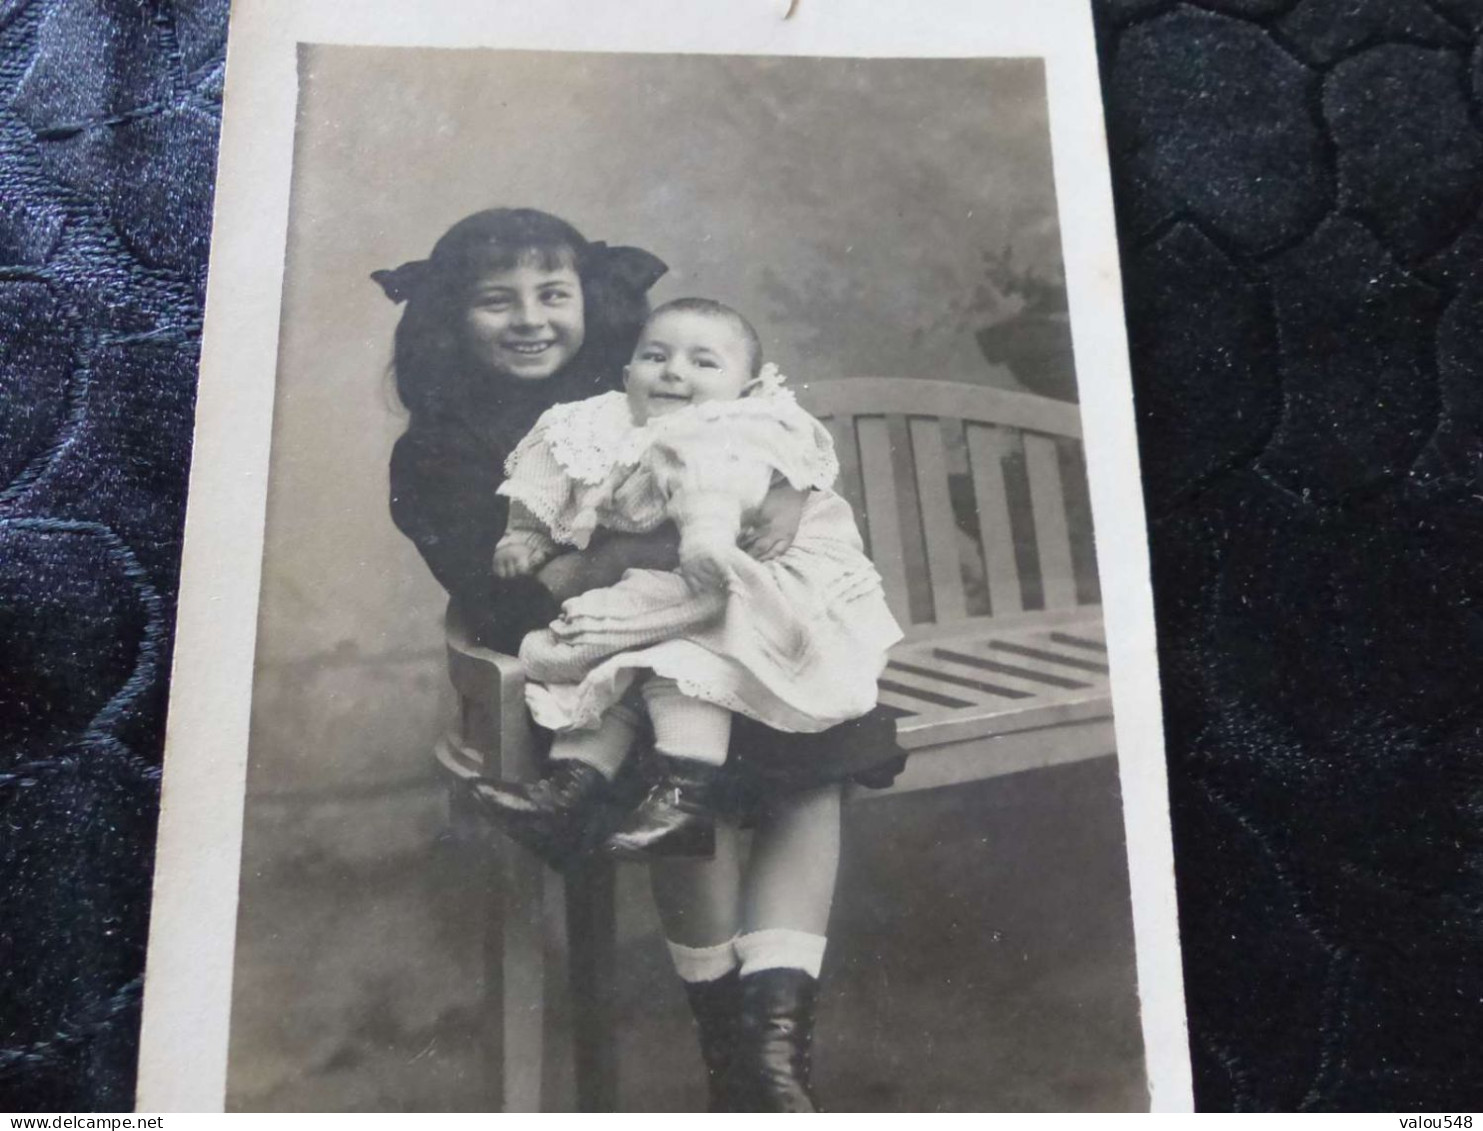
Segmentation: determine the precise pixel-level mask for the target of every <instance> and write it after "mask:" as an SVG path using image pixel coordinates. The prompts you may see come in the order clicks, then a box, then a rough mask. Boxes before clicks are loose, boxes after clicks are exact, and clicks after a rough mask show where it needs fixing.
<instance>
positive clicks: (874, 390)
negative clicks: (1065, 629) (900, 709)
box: [797, 377, 1095, 625]
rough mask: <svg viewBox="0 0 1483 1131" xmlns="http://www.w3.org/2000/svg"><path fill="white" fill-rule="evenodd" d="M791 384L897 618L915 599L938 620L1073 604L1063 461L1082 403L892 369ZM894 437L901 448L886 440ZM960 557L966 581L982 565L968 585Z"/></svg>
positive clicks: (921, 619)
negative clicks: (834, 462) (819, 436)
mask: <svg viewBox="0 0 1483 1131" xmlns="http://www.w3.org/2000/svg"><path fill="white" fill-rule="evenodd" d="M797 392H798V398H799V402H800V403H801V404H802V405H803V406H804V407H805V408H807V409H808V410H809V411H811V412H813V413H814V415H816V416H818V417H819V418H820V419H822V420H823V421H824V423H825V424H826V426H827V427H828V428H829V431H830V434H831V435H832V436H833V437H834V442H835V448H836V450H837V452H838V454H839V460H840V482H839V492H840V494H841V495H843V496H844V498H845V499H846V500H847V501H848V502H849V503H850V505H851V506H852V507H853V508H854V509H855V513H856V515H857V516H858V517H859V518H860V519H861V520H862V523H861V525H862V530H861V533H862V534H863V535H864V537H865V539H866V544H867V547H868V549H869V552H870V556H871V559H872V560H873V561H874V562H875V565H876V568H877V569H878V570H880V573H881V580H882V582H883V584H884V586H885V590H886V599H887V601H888V603H889V604H890V606H891V611H892V612H893V613H895V614H896V616H897V617H898V619H900V620H901V622H902V623H903V624H911V623H912V622H913V616H912V612H913V604H914V603H915V606H916V612H917V614H918V615H917V617H916V618H915V620H916V623H918V624H924V623H927V622H929V621H930V623H932V624H935V625H945V624H953V623H956V622H960V621H966V620H970V619H973V618H975V617H976V616H981V615H985V614H987V615H990V616H1005V615H1010V614H1014V613H1019V612H1022V611H1024V610H1026V607H1027V605H1028V606H1029V607H1031V608H1037V607H1040V608H1045V609H1048V610H1051V609H1067V608H1074V607H1075V606H1076V605H1077V603H1078V601H1079V600H1080V597H1079V588H1078V584H1077V576H1076V568H1077V556H1076V553H1075V552H1074V550H1073V542H1072V537H1071V530H1072V524H1071V522H1070V521H1069V520H1068V509H1067V492H1066V488H1067V483H1066V481H1065V477H1064V472H1063V467H1065V468H1072V469H1074V468H1076V467H1079V466H1080V463H1079V460H1078V459H1076V458H1075V457H1076V452H1075V451H1074V450H1072V449H1073V448H1074V446H1077V445H1079V443H1080V439H1081V411H1080V408H1079V406H1077V405H1075V404H1068V403H1065V402H1062V401H1054V400H1049V399H1047V398H1045V397H1037V396H1032V395H1030V394H1027V393H1017V392H1012V391H1010V390H1006V389H996V388H989V387H985V386H981V385H969V384H960V383H955V382H948V381H930V380H917V379H915V378H899V377H898V378H892V377H853V378H846V379H843V380H835V381H820V382H814V383H812V384H809V385H802V386H799V387H798V388H797ZM959 430H961V437H962V439H961V440H959V439H958V436H959ZM893 438H894V439H895V441H896V443H897V444H898V445H899V444H900V443H901V441H903V440H905V441H906V449H907V450H893ZM1063 448H1064V449H1066V450H1065V451H1063V450H1062V449H1063ZM1072 474H1075V472H1074V471H1073V472H1072ZM970 490H971V492H972V500H971V503H970V502H969V500H968V498H967V493H968V492H969V491H970ZM955 491H956V492H958V494H957V495H956V497H955V495H954V492H955ZM975 527H976V530H975ZM1032 530H1033V534H1032ZM1017 533H1018V534H1019V535H1020V544H1019V545H1018V546H1017V545H1016V534H1017ZM974 535H976V538H975V537H974ZM965 551H966V553H967V555H968V558H969V560H968V561H967V562H966V563H965V560H964V556H963V555H964V553H965ZM980 553H981V554H982V558H981V560H979V561H978V562H977V563H975V561H974V559H978V555H979V554H980ZM1036 563H1038V565H1037V564H1036ZM924 567H925V568H924ZM965 569H971V574H970V577H971V578H975V579H976V578H978V575H979V571H980V570H981V571H982V577H981V582H982V586H981V588H975V589H974V590H973V591H972V592H973V593H976V594H977V596H971V595H970V590H969V588H968V584H967V579H965ZM1026 571H1028V573H1027V572H1026ZM974 584H975V586H977V585H978V584H979V581H978V580H975V582H974ZM1090 588H1091V589H1093V590H1094V589H1095V585H1094V584H1092V585H1091V586H1090ZM929 590H930V596H931V612H930V615H929V614H928V613H927V611H926V610H927V606H926V604H925V603H924V602H925V600H926V595H927V593H928V591H929ZM985 590H987V592H986V593H985V592H984V591H985ZM985 605H986V606H987V609H985Z"/></svg>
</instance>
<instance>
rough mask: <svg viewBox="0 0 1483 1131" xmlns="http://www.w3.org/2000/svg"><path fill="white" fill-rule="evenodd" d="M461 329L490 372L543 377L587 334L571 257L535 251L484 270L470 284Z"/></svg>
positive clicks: (565, 359)
mask: <svg viewBox="0 0 1483 1131" xmlns="http://www.w3.org/2000/svg"><path fill="white" fill-rule="evenodd" d="M567 258H569V257H567ZM464 331H465V336H466V341H467V344H468V348H469V351H470V353H472V354H473V356H474V358H475V360H477V361H478V362H480V363H482V364H483V365H485V366H486V367H487V368H488V369H489V370H490V371H491V372H493V373H498V374H502V375H504V376H507V377H513V378H515V379H516V380H517V381H544V380H545V379H546V378H547V377H551V376H554V375H555V374H557V373H559V372H560V371H561V369H562V367H564V366H565V365H566V364H567V362H569V361H571V360H572V358H574V357H576V355H577V352H578V351H579V350H581V348H582V342H583V341H584V340H585V339H586V336H587V323H586V318H585V311H584V308H583V302H582V280H581V278H580V277H579V276H578V275H577V272H576V268H575V267H574V266H572V265H571V264H570V263H568V262H561V261H558V262H556V263H555V264H554V265H552V264H550V263H549V262H548V263H543V262H541V258H540V257H538V256H529V257H526V258H524V259H522V260H521V261H520V262H519V263H517V264H516V265H515V266H514V267H509V268H505V269H503V270H498V271H489V272H486V273H485V274H484V275H482V276H481V277H480V278H479V279H478V280H476V281H475V283H474V285H473V287H472V288H470V292H469V304H468V309H467V311H466V313H465V315H464Z"/></svg>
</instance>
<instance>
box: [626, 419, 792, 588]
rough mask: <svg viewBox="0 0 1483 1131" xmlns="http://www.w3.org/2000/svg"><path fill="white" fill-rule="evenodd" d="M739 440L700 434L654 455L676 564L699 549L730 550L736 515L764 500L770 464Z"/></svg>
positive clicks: (727, 434)
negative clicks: (674, 537) (675, 532)
mask: <svg viewBox="0 0 1483 1131" xmlns="http://www.w3.org/2000/svg"><path fill="white" fill-rule="evenodd" d="M743 441H744V438H743V437H738V436H737V435H736V433H735V432H731V431H727V430H724V429H716V428H709V429H701V430H699V431H698V432H697V433H696V434H694V435H691V436H687V437H685V438H684V440H682V441H679V442H675V443H672V444H666V445H663V446H661V447H660V448H659V449H658V450H657V451H656V452H655V453H654V454H655V456H656V459H655V462H654V472H655V481H656V482H657V483H658V484H659V487H660V490H661V492H662V493H663V494H664V496H665V511H666V513H667V514H668V515H669V517H670V519H672V520H673V521H674V524H675V526H676V527H677V528H678V529H679V532H680V557H681V558H682V559H684V558H685V557H686V556H688V554H689V553H690V552H694V551H697V550H699V549H701V548H702V547H705V548H708V549H710V550H712V551H714V552H716V553H721V552H723V551H726V550H733V549H735V547H736V541H737V538H738V537H740V535H741V528H742V516H743V515H744V514H746V513H747V512H749V511H751V510H753V509H754V508H756V507H758V506H760V505H761V503H762V500H763V498H764V497H765V496H766V495H767V491H768V488H769V487H770V486H771V485H772V476H773V471H774V469H773V466H772V463H771V462H770V461H769V460H768V459H767V458H766V456H765V453H762V452H759V451H758V450H757V449H756V447H755V445H753V444H751V443H748V442H743Z"/></svg>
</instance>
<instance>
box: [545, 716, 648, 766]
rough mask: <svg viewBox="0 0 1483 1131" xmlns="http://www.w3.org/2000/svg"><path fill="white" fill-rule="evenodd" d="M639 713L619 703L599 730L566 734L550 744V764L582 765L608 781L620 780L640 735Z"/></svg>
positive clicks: (568, 732) (603, 719) (558, 735)
mask: <svg viewBox="0 0 1483 1131" xmlns="http://www.w3.org/2000/svg"><path fill="white" fill-rule="evenodd" d="M638 728H639V717H638V712H637V711H636V710H634V708H633V707H631V706H629V704H628V703H626V702H622V703H616V704H614V705H613V706H611V707H609V708H608V709H607V711H605V712H604V713H603V716H602V720H601V722H599V724H598V726H597V729H596V730H567V731H561V732H560V733H558V734H557V735H556V739H555V741H554V742H552V744H551V761H552V762H553V763H556V762H567V761H570V762H583V763H585V764H586V765H589V766H591V767H592V768H593V769H594V770H597V771H598V772H599V773H600V774H602V776H603V777H605V778H607V779H608V781H612V780H613V779H614V778H616V777H617V776H618V771H619V770H621V769H622V768H623V763H624V762H626V761H627V760H628V754H629V751H631V750H632V749H633V742H634V739H635V738H636V737H637V735H638Z"/></svg>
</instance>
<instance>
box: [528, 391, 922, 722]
mask: <svg viewBox="0 0 1483 1131" xmlns="http://www.w3.org/2000/svg"><path fill="white" fill-rule="evenodd" d="M779 381H780V379H778V378H773V379H772V380H771V381H765V382H763V383H762V385H761V391H760V392H758V393H755V394H753V395H750V396H747V397H744V398H742V399H741V400H738V401H727V402H713V403H707V404H702V405H696V406H693V407H688V408H685V409H683V410H681V411H679V412H675V413H671V414H669V415H666V416H663V417H660V418H658V419H656V420H654V421H652V422H650V423H649V424H647V425H643V426H636V425H635V424H634V423H633V421H632V417H631V415H630V413H629V408H628V402H627V398H626V397H625V396H624V394H622V393H605V394H603V395H601V396H597V397H592V398H590V399H588V400H585V401H578V402H575V403H572V404H564V405H557V406H556V407H555V408H553V409H551V410H549V411H548V412H547V413H546V414H545V415H544V416H542V417H541V419H540V420H539V421H538V422H537V423H536V426H535V428H534V429H532V431H531V432H530V434H529V435H527V436H526V438H525V439H524V440H522V441H521V443H520V445H519V446H518V447H517V448H516V449H515V451H514V453H513V454H512V455H511V456H510V459H509V461H508V464H507V466H506V473H507V475H508V478H507V479H506V481H505V482H504V483H503V484H502V485H501V486H500V488H499V492H500V494H503V495H506V496H508V497H509V498H510V499H511V500H512V505H511V514H510V525H509V528H508V529H507V531H506V534H505V538H504V541H505V542H507V543H508V542H522V543H524V544H526V545H528V546H530V547H531V548H532V549H534V550H536V551H537V553H538V554H541V555H544V554H550V553H555V552H558V547H560V546H563V545H564V546H574V547H578V548H581V547H584V546H586V545H587V543H588V541H589V540H590V538H591V537H592V534H593V532H594V531H595V530H597V529H598V528H599V527H601V528H605V529H608V530H614V531H625V532H629V533H642V532H645V531H650V530H653V529H655V528H657V527H658V526H660V525H662V524H663V523H665V522H667V521H673V522H674V523H675V524H676V525H677V527H678V528H679V530H680V538H681V554H682V556H683V555H685V554H688V553H692V552H695V551H696V550H697V549H700V548H705V549H707V550H708V551H709V552H710V553H712V554H713V555H715V556H719V557H720V558H721V559H722V561H723V562H724V564H725V566H726V569H727V573H728V583H727V587H726V589H725V591H724V592H722V591H717V592H714V593H712V592H700V593H697V592H694V591H692V590H691V589H690V588H689V586H688V585H687V584H686V583H685V581H684V580H683V579H682V578H681V576H680V575H679V574H678V573H672V572H665V571H659V570H640V569H633V570H629V571H628V572H627V573H625V574H624V576H623V579H622V580H621V581H620V582H619V583H618V584H616V585H614V586H611V587H609V588H606V589H597V590H593V591H591V592H588V593H584V594H582V595H581V596H579V597H574V598H572V599H571V600H569V601H567V602H566V603H565V605H564V606H563V614H562V617H561V618H560V619H559V620H558V621H556V622H555V623H554V624H553V625H551V627H550V628H547V629H543V630H540V631H537V632H533V633H530V634H529V635H528V636H526V638H525V641H524V643H523V644H522V646H521V649H520V656H521V659H522V660H523V661H524V662H525V665H526V671H527V674H528V675H529V677H530V678H529V681H528V683H527V689H528V690H527V695H528V701H529V704H530V708H531V713H532V715H533V716H534V717H535V719H536V721H537V722H539V723H541V724H542V725H544V726H548V727H551V728H552V729H555V730H570V729H585V728H589V727H593V726H596V725H597V722H598V720H599V719H600V717H601V716H602V714H603V712H604V711H606V710H607V709H608V708H609V707H610V706H612V705H613V704H614V703H616V702H617V701H618V700H619V699H621V698H622V697H623V695H624V694H625V693H626V692H627V690H628V688H629V687H630V686H631V685H632V683H633V681H634V679H635V678H637V677H638V676H639V675H641V674H642V673H644V672H654V673H657V674H659V675H663V676H667V677H668V678H670V679H673V680H675V681H676V682H677V683H678V684H679V686H680V689H681V690H682V691H683V692H684V693H685V694H687V695H692V696H694V697H695V698H698V699H704V700H707V701H709V702H712V703H716V704H718V705H720V706H723V707H726V708H727V709H729V710H732V711H736V712H739V713H741V714H744V715H748V716H750V717H751V718H754V719H757V720H758V721H760V722H762V723H765V724H767V725H768V726H771V727H773V728H775V729H777V730H784V731H795V732H814V731H821V730H825V729H827V728H829V727H831V726H834V725H836V724H838V723H841V722H844V721H846V720H848V719H853V718H858V717H859V716H861V715H864V714H866V713H867V712H869V711H870V710H871V709H872V708H873V707H874V706H875V704H876V680H877V678H878V677H879V675H880V673H881V669H882V668H883V667H884V665H885V659H886V651H887V649H888V648H890V646H891V645H892V644H894V643H895V642H896V641H897V640H899V639H900V638H901V629H900V627H899V626H898V625H897V623H896V621H895V619H894V618H893V617H892V616H891V613H890V611H889V610H888V609H887V607H886V602H885V595H884V593H883V592H882V589H881V582H880V576H879V575H878V574H877V573H876V571H875V567H874V566H872V565H871V564H870V561H869V559H868V558H866V556H865V553H864V548H863V546H862V543H861V540H860V534H859V531H858V530H857V529H856V527H855V521H854V516H853V515H852V514H851V512H850V507H849V505H848V504H847V503H846V502H845V501H844V500H843V499H841V498H840V497H839V496H838V495H836V494H834V492H833V491H832V490H831V487H832V486H833V483H834V480H835V478H836V477H837V475H838V472H839V465H838V462H837V461H836V459H835V456H834V447H833V443H832V441H831V440H830V437H829V433H828V432H827V431H826V430H825V429H824V428H823V426H822V425H820V424H819V422H818V421H816V420H815V419H814V418H813V417H811V416H809V415H808V413H806V412H805V411H804V410H803V409H802V408H800V407H799V406H798V404H797V402H796V401H795V400H794V399H793V396H792V394H791V393H789V392H787V391H786V390H784V389H782V388H780V387H779ZM779 476H780V477H782V478H784V479H786V480H787V481H788V482H789V483H790V484H792V485H793V486H794V487H796V488H799V489H801V490H805V491H807V492H808V494H807V496H806V502H805V504H804V508H803V516H802V520H801V521H800V523H799V527H798V533H797V536H796V537H795V539H794V541H793V544H792V546H791V547H790V548H789V549H788V550H787V551H786V552H785V553H783V554H782V555H780V556H779V557H778V558H776V559H774V560H773V561H770V562H758V561H755V560H754V559H752V558H751V557H749V556H748V555H747V554H746V553H745V552H743V551H742V550H740V549H738V548H737V547H736V540H737V537H738V534H739V532H740V530H741V527H742V524H743V521H744V520H745V517H746V516H747V515H748V513H749V512H751V511H753V510H755V509H756V508H757V507H758V506H759V505H760V504H761V502H762V499H763V497H764V496H765V495H766V493H767V491H768V489H769V488H770V486H771V484H772V483H773V481H774V479H775V477H779Z"/></svg>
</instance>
